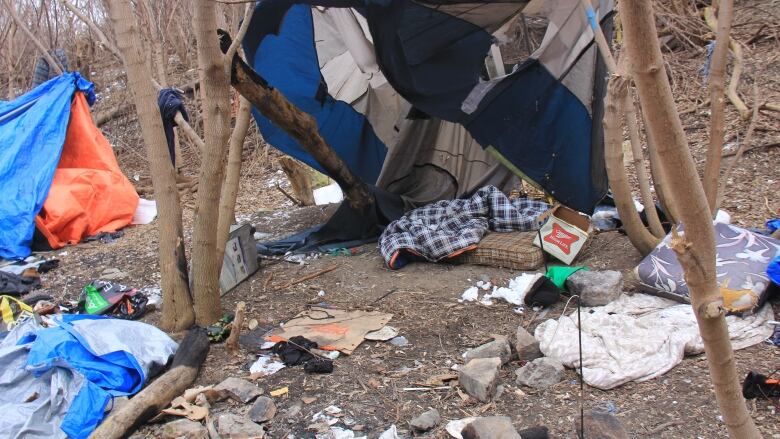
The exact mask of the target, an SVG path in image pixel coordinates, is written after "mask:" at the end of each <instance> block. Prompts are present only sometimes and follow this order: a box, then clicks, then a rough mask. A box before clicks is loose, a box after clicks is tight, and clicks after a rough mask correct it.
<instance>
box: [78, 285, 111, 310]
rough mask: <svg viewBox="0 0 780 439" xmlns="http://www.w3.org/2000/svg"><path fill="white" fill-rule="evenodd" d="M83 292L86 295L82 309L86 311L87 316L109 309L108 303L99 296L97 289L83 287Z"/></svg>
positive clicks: (88, 286) (90, 286) (89, 286)
mask: <svg viewBox="0 0 780 439" xmlns="http://www.w3.org/2000/svg"><path fill="white" fill-rule="evenodd" d="M84 292H85V293H86V299H85V301H84V309H85V310H86V311H87V314H97V313H99V312H101V311H102V310H104V309H106V308H108V307H109V303H108V301H107V300H106V299H105V298H104V297H103V296H102V295H101V294H100V292H98V290H97V288H95V287H94V286H92V285H87V286H85V287H84Z"/></svg>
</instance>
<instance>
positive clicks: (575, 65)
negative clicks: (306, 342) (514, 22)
mask: <svg viewBox="0 0 780 439" xmlns="http://www.w3.org/2000/svg"><path fill="white" fill-rule="evenodd" d="M596 3H597V4H596V5H595V6H594V7H595V8H596V16H597V17H598V20H600V21H602V23H608V20H607V19H608V17H609V16H610V14H611V11H612V9H613V2H612V1H611V0H600V1H599V2H596ZM312 5H314V7H313V6H312ZM334 7H341V8H354V9H352V10H351V14H352V15H351V16H349V14H346V13H344V12H340V13H339V14H336V13H334V12H330V11H331V9H332V8H334ZM521 11H522V12H523V13H524V14H526V15H534V16H535V17H538V18H540V19H544V20H546V22H548V23H549V26H548V27H547V31H546V33H545V36H544V39H543V41H542V44H541V46H540V47H539V48H537V49H536V50H535V51H534V53H532V55H531V57H530V58H528V59H527V60H526V61H525V62H524V63H522V64H521V65H519V66H517V67H516V68H515V69H514V70H513V71H512V72H510V73H508V74H506V75H504V76H500V77H496V78H487V77H486V75H485V57H486V55H487V54H488V53H490V51H491V47H494V46H493V45H494V44H495V41H496V39H495V38H494V36H493V35H491V33H493V32H497V33H499V32H500V28H501V27H502V26H504V25H505V24H506V23H508V21H509V20H510V19H512V18H513V17H515V16H517V14H518V13H519V12H521ZM312 17H313V19H312ZM355 22H357V23H358V24H359V26H356V25H355ZM307 26H310V27H311V28H313V30H312V29H306V27H307ZM360 30H363V32H364V38H362V39H361V38H357V39H356V38H355V36H360ZM312 35H313V36H314V39H315V41H316V44H314V45H312V44H311V43H310V39H311V38H312ZM347 40H349V41H347ZM592 40H593V31H592V29H590V23H589V21H588V19H587V16H586V13H585V11H584V10H583V9H582V6H581V5H580V3H578V2H565V1H561V0H556V1H546V2H545V1H540V0H533V1H531V2H525V1H510V0H507V1H498V2H478V1H473V2H462V1H426V0H421V1H412V0H372V1H367V2H359V1H346V0H345V1H303V2H296V1H294V0H265V1H261V2H259V3H258V6H257V9H256V12H255V14H254V15H253V18H252V23H251V24H250V28H249V33H248V35H247V37H246V38H245V40H244V44H245V49H246V52H247V54H248V57H249V59H250V63H251V64H252V65H253V66H254V67H255V69H256V70H258V72H259V73H260V74H261V76H263V77H264V78H266V79H267V80H268V81H269V83H270V84H271V85H273V86H274V87H277V88H278V89H279V90H281V91H282V93H284V94H285V96H287V97H288V98H289V99H290V100H291V101H293V103H295V104H296V105H298V106H299V108H301V109H302V110H304V111H306V112H309V113H310V114H312V115H313V116H315V118H316V119H317V121H318V125H319V127H320V129H321V130H322V131H323V133H324V134H327V133H332V128H333V127H337V128H338V136H336V137H333V138H327V135H326V140H327V141H328V142H329V143H330V144H331V145H332V146H333V147H334V149H336V152H337V153H338V154H339V155H340V156H341V157H342V158H343V159H344V160H345V161H346V162H347V163H348V165H349V166H350V168H352V169H353V171H355V172H356V173H358V175H359V176H360V177H361V178H363V179H364V180H365V181H367V182H369V183H374V182H377V185H378V186H379V187H381V188H384V189H387V190H390V191H391V192H394V193H397V194H399V195H402V196H404V197H405V198H407V199H411V200H412V202H410V203H408V204H407V205H408V206H415V205H420V204H424V203H428V202H432V201H437V199H436V197H437V196H439V197H442V198H446V197H450V198H453V197H461V196H469V195H471V194H473V191H474V190H476V189H477V188H478V187H480V184H479V182H477V181H476V179H471V180H470V177H471V176H477V175H478V173H477V172H469V168H470V167H472V166H473V164H474V163H477V161H472V162H470V161H468V160H461V161H460V163H461V164H460V167H457V166H441V165H440V164H441V162H442V161H443V159H441V157H443V156H447V155H449V156H453V157H462V156H465V155H463V154H462V153H463V151H465V150H467V149H468V148H470V145H478V146H480V147H481V148H483V149H485V150H487V151H488V152H489V153H486V154H485V160H484V162H485V163H487V164H488V165H487V168H489V170H488V172H490V171H493V172H496V173H504V174H506V173H507V172H513V173H514V174H516V175H518V176H522V177H523V178H525V179H527V180H530V181H531V182H532V183H534V184H535V185H537V186H538V187H541V188H542V189H544V190H545V192H547V194H548V195H550V196H552V197H553V198H555V199H556V200H557V201H559V202H562V203H563V204H566V205H568V206H569V207H572V208H575V209H577V210H579V211H583V212H588V213H589V212H591V211H592V209H593V207H594V206H595V204H596V203H597V202H598V200H600V199H601V198H602V197H603V196H604V194H605V193H606V190H607V180H606V171H605V169H604V163H603V141H602V139H603V138H602V136H601V127H600V121H599V119H600V114H601V113H600V112H601V100H602V99H601V98H602V97H603V93H604V89H603V87H602V86H601V85H603V84H602V83H603V80H604V78H605V76H606V75H604V74H603V72H604V71H603V63H602V62H600V60H599V56H598V54H597V51H596V50H595V48H594V45H593V41H592ZM292 41H299V42H300V43H305V44H300V45H298V44H293V43H292ZM354 41H357V43H354ZM284 42H287V43H284ZM350 42H353V43H350ZM370 49H373V56H371V55H372V54H371V53H370ZM317 64H319V69H317ZM376 66H378V67H379V71H376ZM318 70H319V71H318ZM388 86H390V87H388ZM301 96H305V97H306V99H304V100H301ZM358 96H359V97H358ZM333 101H335V102H336V104H335V105H334V104H333ZM372 103H373V104H374V105H372ZM340 104H349V105H351V106H352V109H353V110H355V112H356V113H357V115H356V114H355V113H352V112H349V111H347V108H345V107H349V105H345V106H344V107H342V106H341V105H340ZM331 106H339V107H341V108H343V110H339V111H340V113H339V114H341V112H343V113H344V114H349V115H350V116H351V117H355V121H354V122H352V123H345V122H344V120H343V118H342V117H330V113H328V112H327V110H326V109H327V108H329V107H331ZM255 116H256V119H257V121H258V125H259V126H260V129H261V131H262V132H263V135H264V136H265V138H266V140H268V142H269V143H270V144H271V145H273V146H275V147H277V148H278V149H281V150H282V151H283V152H285V153H288V154H290V155H293V156H295V157H296V158H299V159H301V160H303V161H304V162H307V163H309V164H312V160H311V158H310V157H309V156H308V154H306V153H305V152H303V151H302V150H300V148H299V147H298V145H296V144H294V143H290V141H288V140H289V139H285V138H284V136H282V137H281V138H280V137H278V136H277V135H278V134H279V133H278V131H279V130H278V129H277V128H275V127H273V126H269V125H270V124H269V123H268V122H267V121H264V120H263V119H262V117H258V115H257V114H256V115H255ZM404 119H405V120H404ZM442 122H445V123H442ZM447 123H451V124H454V125H456V126H457V127H458V129H460V130H461V131H460V132H459V134H458V136H457V138H456V140H455V141H456V142H458V143H457V144H450V145H448V146H445V148H444V149H442V148H441V145H442V144H443V143H445V142H447V141H448V140H452V139H453V136H452V133H453V132H458V131H457V130H453V129H450V127H449V126H448V125H447ZM419 125H423V126H425V128H422V127H420V126H419ZM437 125H438V126H439V127H440V128H441V131H439V132H437V131H436V126H437ZM349 130H351V133H347V131H349ZM369 130H370V131H369ZM415 130H417V132H418V133H419V132H421V131H423V130H429V131H427V133H426V134H427V136H428V137H427V139H429V141H430V142H431V143H436V144H437V147H436V148H431V147H429V145H424V144H423V142H420V141H418V139H417V138H415V136H413V135H409V133H410V132H414V131H415ZM394 131H395V133H394ZM367 132H370V134H372V135H370V136H367V135H365V134H366V133H367ZM439 133H440V135H439ZM376 137H379V139H381V140H379V141H377V139H376ZM448 137H449V139H448ZM347 140H348V141H347ZM408 142H411V143H408ZM345 145H348V146H345ZM382 147H386V148H387V155H386V156H385V154H383V151H382ZM396 150H401V151H404V152H403V153H396ZM432 150H434V151H437V152H442V154H441V155H440V156H439V157H438V158H440V159H441V160H438V163H433V162H437V160H435V159H434V157H435V156H436V155H435V154H431V151H432ZM360 154H369V155H370V156H371V157H372V158H374V159H375V161H371V162H370V167H371V168H372V169H373V171H375V170H376V168H377V167H381V173H380V174H379V175H380V178H379V180H378V181H377V180H376V175H375V174H376V173H375V172H373V171H372V172H370V173H366V172H365V167H366V166H369V165H367V163H369V162H366V160H361V159H360V158H359V155H360ZM356 162H359V163H360V164H361V165H360V166H359V167H355V165H354V163H356ZM313 166H314V167H315V168H318V169H319V167H318V166H317V165H316V163H315V164H313ZM399 168H403V169H406V170H407V171H408V173H407V174H406V175H401V174H402V173H401V172H399V171H398V169H399ZM478 168H479V167H477V168H475V169H478ZM482 169H484V167H483V168H482ZM420 170H427V171H433V172H418V171H420ZM464 170H465V171H464ZM367 174H370V178H366V175H367ZM480 177H484V175H481V176H480ZM429 178H431V179H434V180H428V179H429ZM401 180H403V181H405V184H403V185H398V184H396V185H395V186H394V187H391V186H389V184H391V183H394V182H398V181H401ZM448 180H449V181H451V183H450V184H449V185H448V188H447V189H445V190H442V191H440V192H439V194H434V193H433V192H431V191H423V192H424V193H420V189H419V188H420V187H421V186H426V185H429V184H430V183H431V181H448ZM503 181H504V182H505V183H507V184H510V183H511V182H510V181H509V180H506V179H504V180H503ZM483 183H484V182H483ZM491 183H492V182H491ZM500 189H506V187H500ZM404 191H409V192H407V193H404ZM429 196H430V197H433V199H431V198H428V197H429ZM418 197H419V198H418ZM439 199H441V198H439ZM414 201H417V203H415V202H414Z"/></svg>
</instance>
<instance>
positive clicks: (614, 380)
mask: <svg viewBox="0 0 780 439" xmlns="http://www.w3.org/2000/svg"><path fill="white" fill-rule="evenodd" d="M580 311H581V318H582V329H583V332H582V356H583V359H582V360H583V363H582V364H583V370H584V374H583V377H584V379H585V382H586V383H587V384H588V385H590V386H593V387H596V388H599V389H603V390H608V389H612V388H615V387H617V386H620V385H621V384H624V383H627V382H629V381H646V380H649V379H653V378H655V377H658V376H660V375H663V374H664V373H666V372H668V371H669V370H670V369H672V368H673V367H674V366H676V365H677V364H679V363H680V361H682V359H683V356H685V355H692V354H699V353H702V352H704V344H703V342H702V339H701V335H700V334H699V329H698V326H697V324H696V317H695V316H694V314H693V308H691V306H690V305H688V304H680V303H678V302H673V301H671V300H667V299H663V298H660V297H655V296H650V295H647V294H635V295H633V296H629V295H625V294H624V295H621V296H620V297H619V298H618V299H617V300H615V301H614V302H612V303H610V304H608V305H605V306H599V307H594V308H582V309H581V310H580ZM773 319H774V312H773V311H772V307H771V306H769V305H764V307H763V308H761V310H759V311H758V312H757V313H755V314H753V315H750V316H748V317H745V318H741V317H735V316H728V317H726V322H727V323H728V327H729V335H730V336H731V344H732V346H733V348H734V349H735V350H736V349H743V348H746V347H748V346H752V345H754V344H758V343H760V342H762V341H763V340H765V339H766V338H767V337H769V336H771V335H772V327H771V326H770V325H769V324H767V322H768V321H770V320H773ZM577 333H578V330H577V312H576V310H575V311H574V312H572V313H571V314H569V315H566V316H562V317H561V318H559V319H558V320H552V319H550V320H547V321H546V322H544V323H542V324H541V325H539V326H538V327H537V328H536V331H535V332H534V337H536V339H537V340H538V341H539V347H540V348H541V350H542V352H543V353H544V355H546V356H549V357H556V358H558V359H559V360H561V362H562V363H563V364H564V365H565V366H566V367H569V368H578V367H579V348H578V342H577V337H578V336H577Z"/></svg>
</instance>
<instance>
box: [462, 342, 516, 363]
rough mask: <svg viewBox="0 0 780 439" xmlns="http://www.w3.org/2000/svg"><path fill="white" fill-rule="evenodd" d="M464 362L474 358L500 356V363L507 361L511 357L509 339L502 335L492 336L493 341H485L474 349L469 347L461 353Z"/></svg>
mask: <svg viewBox="0 0 780 439" xmlns="http://www.w3.org/2000/svg"><path fill="white" fill-rule="evenodd" d="M463 358H464V359H465V360H466V362H469V361H470V360H473V359H475V358H500V359H501V364H506V363H509V360H511V359H512V348H511V346H509V340H508V339H507V338H506V337H504V336H500V335H499V336H495V335H494V336H493V341H491V342H489V343H485V344H483V345H482V346H478V347H476V348H474V349H469V350H468V351H466V353H465V354H463Z"/></svg>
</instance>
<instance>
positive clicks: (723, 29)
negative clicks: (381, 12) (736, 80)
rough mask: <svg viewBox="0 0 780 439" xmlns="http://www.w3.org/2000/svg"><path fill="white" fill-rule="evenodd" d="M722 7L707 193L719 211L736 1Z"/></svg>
mask: <svg viewBox="0 0 780 439" xmlns="http://www.w3.org/2000/svg"><path fill="white" fill-rule="evenodd" d="M719 5H720V6H719V7H718V35H717V37H716V39H715V50H713V51H712V61H711V62H710V77H709V85H710V143H709V146H708V148H707V162H706V164H705V165H704V176H703V178H702V181H703V182H704V193H705V194H707V203H709V205H710V212H711V213H712V214H715V212H716V211H717V210H718V203H717V200H718V179H719V177H720V158H721V155H722V154H723V135H724V131H725V130H724V128H725V124H726V117H725V116H726V115H725V107H726V95H725V93H724V89H725V87H724V84H725V82H726V61H727V57H728V53H729V40H730V39H731V37H730V35H731V17H732V15H733V10H734V1H733V0H720V2H719Z"/></svg>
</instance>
